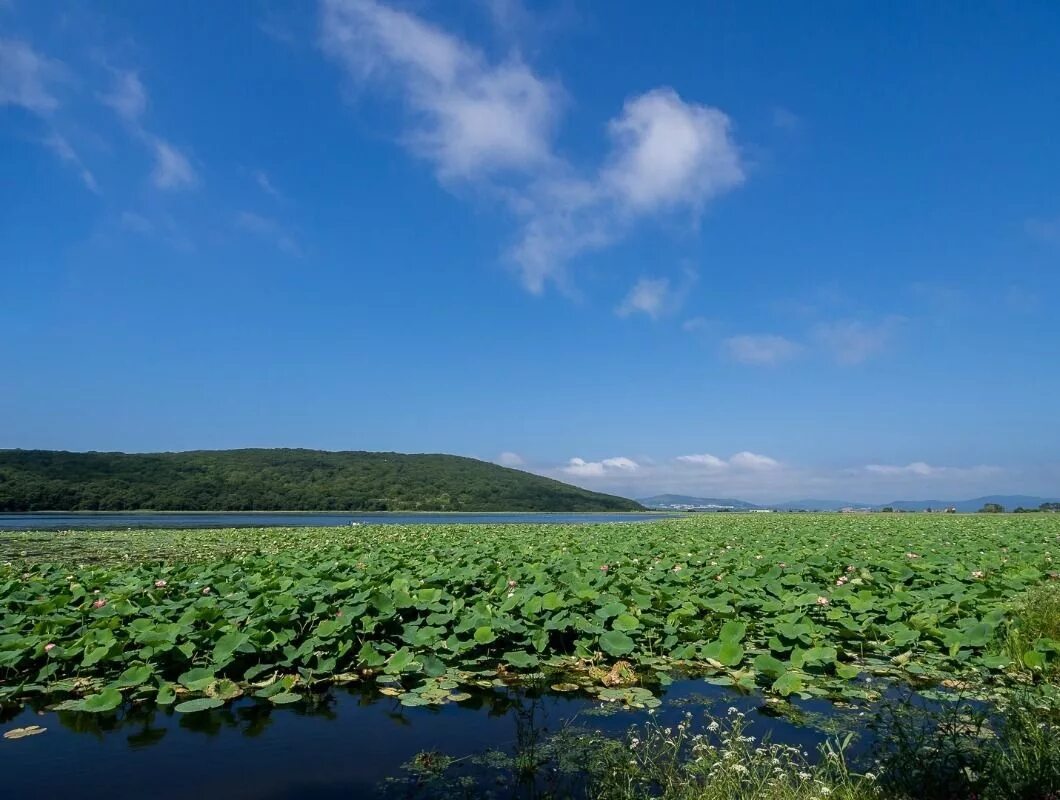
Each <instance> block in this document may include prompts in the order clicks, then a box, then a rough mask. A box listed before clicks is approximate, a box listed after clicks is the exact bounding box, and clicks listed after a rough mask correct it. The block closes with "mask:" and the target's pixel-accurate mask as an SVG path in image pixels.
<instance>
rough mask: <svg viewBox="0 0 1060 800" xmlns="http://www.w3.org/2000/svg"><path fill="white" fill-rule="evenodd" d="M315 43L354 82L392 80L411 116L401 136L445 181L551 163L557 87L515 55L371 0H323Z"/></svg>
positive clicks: (558, 98)
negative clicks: (494, 58) (493, 51)
mask: <svg viewBox="0 0 1060 800" xmlns="http://www.w3.org/2000/svg"><path fill="white" fill-rule="evenodd" d="M321 44H322V46H323V48H324V50H325V52H326V53H328V54H329V55H330V56H331V57H332V58H334V59H336V60H337V61H339V62H340V63H342V64H343V65H344V66H345V67H346V69H347V71H348V72H349V74H350V75H351V76H352V77H354V78H355V79H359V80H365V79H368V78H370V77H374V76H378V77H381V78H384V79H389V80H392V81H394V82H395V83H396V84H397V85H398V86H399V88H400V90H401V92H402V94H403V96H404V99H405V102H406V103H407V104H408V106H409V110H410V111H411V112H412V118H413V121H412V123H411V126H410V128H411V129H410V131H409V132H408V134H407V137H406V140H407V142H408V144H409V146H410V147H411V148H412V149H413V150H414V151H415V152H417V153H418V154H419V155H421V156H423V157H424V158H426V159H428V160H429V161H431V162H432V163H433V164H434V165H435V168H436V170H437V172H438V175H439V177H440V178H442V179H443V180H449V179H456V178H471V177H476V176H479V175H484V174H489V173H492V172H495V171H503V170H507V169H519V170H525V169H529V168H533V167H537V166H541V165H542V164H544V163H546V162H548V161H549V160H550V159H551V157H552V155H551V146H550V144H549V138H550V136H551V132H552V127H553V123H554V121H555V118H556V114H557V111H558V105H559V101H560V97H561V93H560V92H559V90H558V89H557V87H555V86H553V85H552V84H551V83H549V82H548V81H546V80H543V79H541V78H539V77H538V76H537V75H535V74H534V73H533V72H532V71H531V70H530V69H529V68H528V67H527V66H526V65H525V64H523V63H522V62H521V61H520V60H519V59H518V58H516V57H514V56H513V57H512V58H509V59H507V60H505V61H502V62H499V63H490V61H489V60H488V59H487V58H486V57H485V56H484V54H483V53H482V52H481V51H479V50H477V49H475V48H473V47H471V46H470V45H468V44H466V43H465V42H462V41H460V40H459V39H458V38H456V37H455V36H452V35H450V34H448V33H446V32H445V31H443V30H441V29H440V28H438V27H435V26H433V25H430V24H429V23H427V22H425V21H423V20H422V19H420V18H418V17H416V16H414V15H412V14H408V13H405V12H403V11H398V10H395V9H392V8H389V7H387V6H385V5H383V4H381V3H377V2H375V0H324V2H323V4H322V18H321Z"/></svg>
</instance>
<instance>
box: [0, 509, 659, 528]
mask: <svg viewBox="0 0 1060 800" xmlns="http://www.w3.org/2000/svg"><path fill="white" fill-rule="evenodd" d="M675 516H678V515H677V514H672V513H664V512H650V511H637V512H621V511H613V512H601V513H566V512H557V513H533V512H512V513H492V512H486V513H459V512H457V513H439V512H434V513H431V512H423V513H417V512H350V511H337V512H312V511H308V512H307V511H232V512H217V511H203V512H198V511H164V512H153V513H135V512H131V513H108V512H98V513H96V512H81V513H59V512H40V513H32V514H0V531H31V530H32V531H64V530H86V529H96V530H114V529H119V528H309V527H329V526H341V525H350V524H351V523H355V522H356V523H358V524H361V525H426V524H436V525H441V524H445V525H453V524H460V525H463V524H472V525H486V524H491V525H496V524H502V523H521V524H530V523H537V524H540V523H552V524H564V525H569V524H571V523H578V522H644V521H645V520H650V519H667V518H672V517H675Z"/></svg>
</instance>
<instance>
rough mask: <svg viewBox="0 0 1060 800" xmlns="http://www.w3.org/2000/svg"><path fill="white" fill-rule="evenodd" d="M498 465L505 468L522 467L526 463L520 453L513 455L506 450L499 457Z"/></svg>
mask: <svg viewBox="0 0 1060 800" xmlns="http://www.w3.org/2000/svg"><path fill="white" fill-rule="evenodd" d="M497 463H498V464H500V465H501V466H503V467H521V466H523V464H525V463H526V461H524V460H523V457H522V456H521V455H519V454H518V453H513V452H511V451H510V450H506V451H504V452H503V453H501V454H500V455H499V456H497Z"/></svg>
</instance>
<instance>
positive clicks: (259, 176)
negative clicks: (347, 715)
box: [252, 169, 283, 200]
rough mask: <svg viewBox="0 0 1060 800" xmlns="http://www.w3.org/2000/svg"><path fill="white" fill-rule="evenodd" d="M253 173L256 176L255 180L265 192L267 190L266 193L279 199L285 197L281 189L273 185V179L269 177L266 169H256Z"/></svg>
mask: <svg viewBox="0 0 1060 800" xmlns="http://www.w3.org/2000/svg"><path fill="white" fill-rule="evenodd" d="M252 174H253V176H254V182H255V183H256V184H257V185H258V187H259V188H260V189H261V190H262V191H263V192H265V194H268V195H271V196H272V197H274V198H276V199H277V200H282V199H283V195H282V194H281V193H280V190H279V189H277V188H276V187H275V186H273V185H272V181H271V180H270V179H269V176H268V174H267V173H266V172H265V170H261V169H256V170H254V172H253V173H252Z"/></svg>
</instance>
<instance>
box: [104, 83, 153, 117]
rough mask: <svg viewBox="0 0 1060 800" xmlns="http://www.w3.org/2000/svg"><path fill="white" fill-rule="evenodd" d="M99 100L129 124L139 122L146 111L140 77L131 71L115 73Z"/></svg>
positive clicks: (144, 92) (145, 95) (145, 92)
mask: <svg viewBox="0 0 1060 800" xmlns="http://www.w3.org/2000/svg"><path fill="white" fill-rule="evenodd" d="M100 99H101V100H102V101H103V104H104V105H106V106H109V107H110V108H111V109H113V110H114V113H116V114H117V115H118V116H119V117H121V118H122V119H124V120H125V121H126V122H129V123H136V122H139V120H140V117H142V116H143V114H144V112H145V111H147V90H146V89H144V85H143V83H142V82H141V81H140V76H139V75H138V74H137V73H136V72H133V71H132V70H127V71H124V72H116V73H115V77H114V83H113V85H112V86H111V88H110V90H109V91H108V92H105V93H104V94H102V95H101V96H100Z"/></svg>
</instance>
